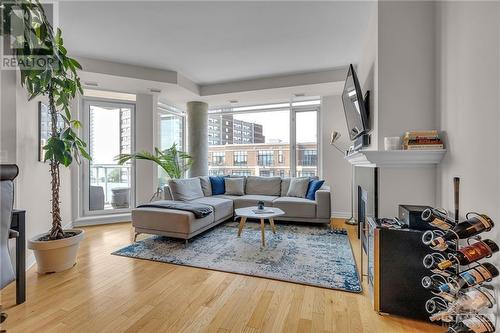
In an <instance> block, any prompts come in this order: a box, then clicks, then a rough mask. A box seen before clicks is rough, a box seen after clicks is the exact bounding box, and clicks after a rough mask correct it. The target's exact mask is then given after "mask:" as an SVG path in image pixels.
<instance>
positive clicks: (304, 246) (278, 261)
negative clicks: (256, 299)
mask: <svg viewBox="0 0 500 333" xmlns="http://www.w3.org/2000/svg"><path fill="white" fill-rule="evenodd" d="M237 226H238V225H237V223H235V222H229V223H226V224H223V225H220V226H218V227H215V228H213V229H211V230H210V231H207V232H206V233H203V234H202V235H199V236H197V237H195V238H193V239H192V240H190V242H189V245H188V246H187V247H186V246H185V245H184V242H183V241H181V240H177V239H172V238H168V237H161V236H152V237H149V238H147V239H145V240H142V241H138V242H136V243H134V244H132V245H129V246H127V247H124V248H122V249H120V250H118V251H116V252H113V254H115V255H119V256H125V257H131V258H139V259H147V260H154V261H160V262H165V263H172V264H178V265H185V266H192V267H199V268H208V269H213V270H218V271H224V272H231V273H239V274H245V275H251V276H258V277H263V278H270V279H276V280H282V281H288V282H295V283H300V284H307V285H312V286H317V287H323V288H329V289H339V290H344V291H349V292H356V293H358V292H361V284H360V281H359V276H358V271H357V269H356V262H355V260H354V256H353V253H352V249H351V244H350V242H349V237H348V236H347V233H346V231H345V230H330V228H328V227H327V226H321V227H318V226H303V225H286V224H279V223H278V224H276V229H277V230H276V234H273V233H272V232H271V230H270V229H271V228H270V226H269V225H268V224H267V223H266V234H265V236H266V246H265V247H261V238H260V237H261V234H260V226H259V225H258V224H257V223H252V222H247V224H246V225H245V228H244V229H243V232H242V235H241V237H240V238H238V237H237V232H238V227H237Z"/></svg>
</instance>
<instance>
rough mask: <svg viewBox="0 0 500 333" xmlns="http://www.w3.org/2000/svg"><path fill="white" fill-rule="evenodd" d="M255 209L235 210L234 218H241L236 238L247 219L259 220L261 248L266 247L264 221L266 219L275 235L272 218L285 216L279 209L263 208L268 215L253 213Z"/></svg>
mask: <svg viewBox="0 0 500 333" xmlns="http://www.w3.org/2000/svg"><path fill="white" fill-rule="evenodd" d="M256 209H257V207H255V206H254V207H245V208H237V209H236V210H235V211H234V213H235V214H236V216H239V217H241V220H240V227H239V228H238V237H240V235H241V231H242V230H243V227H244V226H245V223H246V221H247V219H258V220H260V231H261V234H262V246H266V238H265V235H264V220H265V219H268V220H269V224H270V225H271V228H272V230H273V234H275V233H276V227H275V226H274V218H275V217H277V216H281V215H285V212H284V211H282V210H281V209H279V208H274V207H265V208H264V210H265V211H269V213H267V212H266V213H255V212H254V210H256Z"/></svg>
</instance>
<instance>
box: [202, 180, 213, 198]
mask: <svg viewBox="0 0 500 333" xmlns="http://www.w3.org/2000/svg"><path fill="white" fill-rule="evenodd" d="M200 183H201V190H202V191H203V195H204V196H206V197H211V196H212V183H211V182H210V177H209V176H200Z"/></svg>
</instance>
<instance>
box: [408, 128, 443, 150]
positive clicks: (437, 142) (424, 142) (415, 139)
mask: <svg viewBox="0 0 500 333" xmlns="http://www.w3.org/2000/svg"><path fill="white" fill-rule="evenodd" d="M443 148H444V145H443V141H441V139H440V138H439V133H438V131H435V130H432V131H410V132H406V134H405V136H404V138H403V149H405V150H438V149H443Z"/></svg>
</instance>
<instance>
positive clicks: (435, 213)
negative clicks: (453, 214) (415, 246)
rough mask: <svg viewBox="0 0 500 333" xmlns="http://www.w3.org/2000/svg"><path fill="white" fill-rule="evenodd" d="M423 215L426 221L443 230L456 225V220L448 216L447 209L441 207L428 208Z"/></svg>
mask: <svg viewBox="0 0 500 333" xmlns="http://www.w3.org/2000/svg"><path fill="white" fill-rule="evenodd" d="M421 217H422V220H424V221H425V222H428V223H429V224H430V225H432V226H433V227H436V228H439V229H441V230H448V229H451V228H453V227H454V226H455V221H454V220H452V219H451V218H449V217H448V216H447V213H446V211H440V210H439V209H435V208H427V209H426V210H424V211H423V212H422V216H421Z"/></svg>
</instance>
